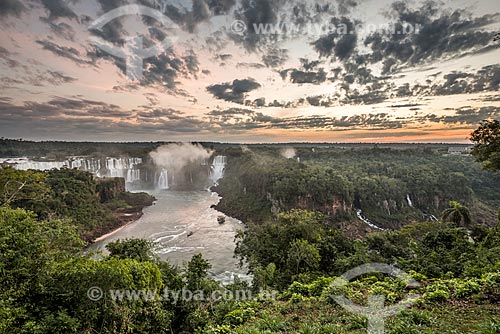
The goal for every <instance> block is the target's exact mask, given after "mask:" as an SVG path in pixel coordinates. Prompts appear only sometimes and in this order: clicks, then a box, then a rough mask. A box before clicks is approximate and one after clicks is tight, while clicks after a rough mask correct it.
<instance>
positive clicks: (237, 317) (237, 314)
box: [224, 307, 255, 326]
mask: <svg viewBox="0 0 500 334" xmlns="http://www.w3.org/2000/svg"><path fill="white" fill-rule="evenodd" d="M254 316H255V311H254V309H253V308H250V307H246V308H238V309H236V310H233V311H231V312H229V313H228V314H226V315H225V316H224V323H226V324H228V325H233V326H237V325H241V324H243V323H244V322H246V321H247V320H248V319H250V318H253V317H254Z"/></svg>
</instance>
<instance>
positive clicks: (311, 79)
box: [280, 69, 326, 84]
mask: <svg viewBox="0 0 500 334" xmlns="http://www.w3.org/2000/svg"><path fill="white" fill-rule="evenodd" d="M288 73H290V81H291V82H292V83H295V84H306V83H310V84H320V83H323V82H325V81H326V73H325V71H324V70H323V69H319V70H318V71H317V72H306V71H301V70H297V69H288V70H284V71H281V72H280V74H281V77H282V78H287V76H288Z"/></svg>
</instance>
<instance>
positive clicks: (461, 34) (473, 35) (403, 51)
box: [364, 0, 499, 73]
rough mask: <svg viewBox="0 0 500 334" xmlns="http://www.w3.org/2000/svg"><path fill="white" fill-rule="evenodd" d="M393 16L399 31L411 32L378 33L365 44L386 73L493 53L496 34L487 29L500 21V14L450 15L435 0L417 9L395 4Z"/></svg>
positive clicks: (453, 12)
mask: <svg viewBox="0 0 500 334" xmlns="http://www.w3.org/2000/svg"><path fill="white" fill-rule="evenodd" d="M391 15H392V16H395V17H396V21H395V22H394V26H395V27H396V31H400V32H403V31H405V30H406V31H407V32H408V33H405V34H403V33H399V34H394V33H392V32H391V31H377V32H374V33H372V34H371V35H370V36H368V37H367V38H366V39H365V41H364V44H365V45H367V46H370V47H371V50H372V54H371V55H370V58H371V62H380V61H383V62H384V73H389V72H394V71H395V70H397V69H398V68H400V67H401V66H403V65H405V66H411V65H414V64H420V63H423V62H424V61H429V60H436V59H440V58H442V57H445V56H449V57H456V56H457V55H463V54H464V52H471V53H477V52H484V51H485V50H489V49H491V45H490V43H491V42H492V40H493V35H494V33H493V32H490V31H487V30H484V28H485V27H486V26H487V25H489V24H492V23H494V22H496V21H498V19H499V16H498V15H484V16H481V17H474V18H473V17H472V16H471V15H470V14H469V13H467V12H466V11H465V10H455V11H452V12H449V11H446V10H444V9H443V8H442V7H441V6H440V5H439V4H438V3H437V2H435V1H432V0H431V1H427V2H425V3H424V4H423V5H422V6H421V7H419V8H417V9H413V8H411V7H410V6H409V5H408V3H406V2H402V1H398V2H395V3H394V4H393V5H392V11H391ZM405 27H406V28H405ZM410 27H411V29H410Z"/></svg>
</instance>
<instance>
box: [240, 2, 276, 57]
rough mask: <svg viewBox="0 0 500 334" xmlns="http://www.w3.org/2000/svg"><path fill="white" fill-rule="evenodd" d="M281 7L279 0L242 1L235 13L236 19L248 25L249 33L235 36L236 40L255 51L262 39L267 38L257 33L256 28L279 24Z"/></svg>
mask: <svg viewBox="0 0 500 334" xmlns="http://www.w3.org/2000/svg"><path fill="white" fill-rule="evenodd" d="M279 5H280V1H279V0H275V1H273V0H242V1H241V5H240V8H239V9H238V10H236V11H235V17H236V19H237V20H241V21H243V22H244V23H245V24H246V27H247V31H246V32H245V34H244V35H243V36H240V35H236V36H234V38H235V40H236V41H238V42H240V41H241V42H243V43H244V45H245V46H246V47H247V48H249V49H254V48H255V47H256V46H257V44H258V43H259V42H260V41H261V39H262V38H264V37H267V36H264V35H263V34H259V33H257V31H256V29H255V27H256V26H258V25H262V24H275V23H277V20H278V16H277V11H278V8H279Z"/></svg>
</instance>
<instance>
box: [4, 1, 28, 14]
mask: <svg viewBox="0 0 500 334" xmlns="http://www.w3.org/2000/svg"><path fill="white" fill-rule="evenodd" d="M25 10H26V7H25V6H24V5H23V3H22V2H21V1H19V0H2V1H0V17H6V16H9V15H13V16H18V17H19V16H20V15H21V13H22V12H23V11H25Z"/></svg>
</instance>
